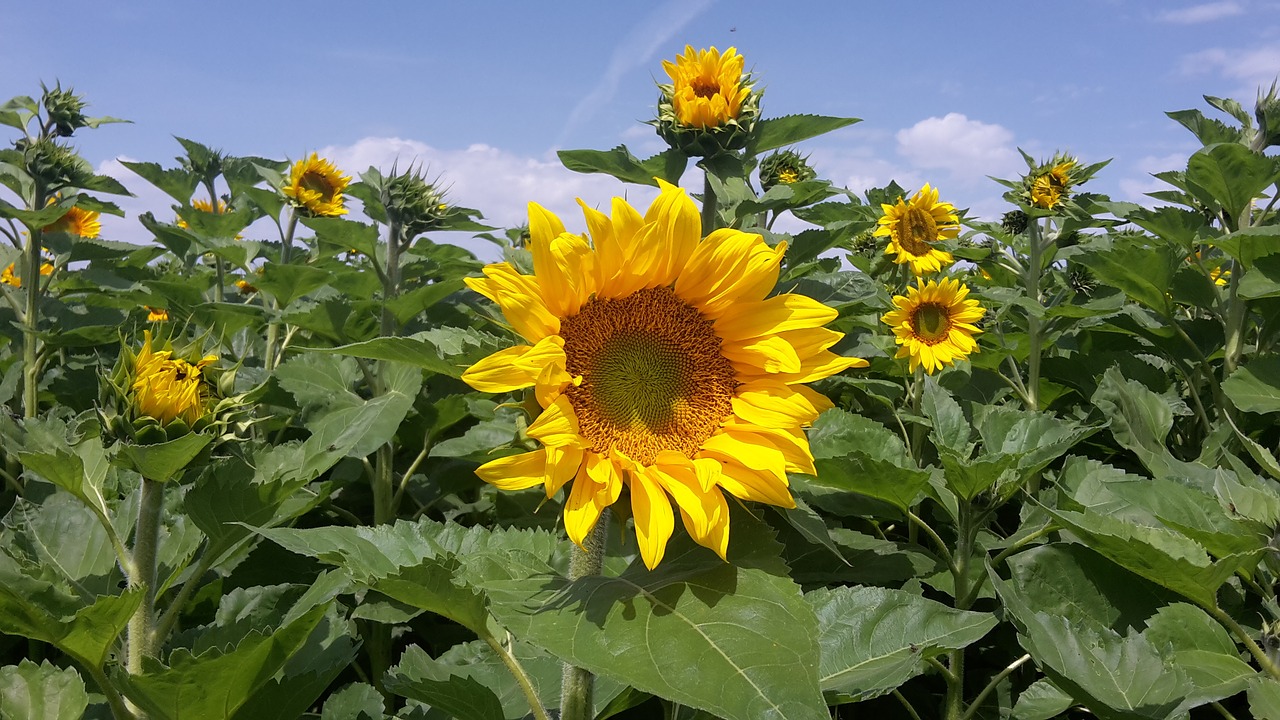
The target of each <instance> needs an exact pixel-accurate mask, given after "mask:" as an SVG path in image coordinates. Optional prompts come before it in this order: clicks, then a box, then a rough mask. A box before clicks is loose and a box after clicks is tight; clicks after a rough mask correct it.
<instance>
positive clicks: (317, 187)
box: [298, 170, 336, 202]
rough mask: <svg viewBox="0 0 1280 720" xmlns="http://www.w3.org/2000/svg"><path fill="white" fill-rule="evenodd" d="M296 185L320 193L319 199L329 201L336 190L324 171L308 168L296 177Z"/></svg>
mask: <svg viewBox="0 0 1280 720" xmlns="http://www.w3.org/2000/svg"><path fill="white" fill-rule="evenodd" d="M298 186H299V187H302V188H303V189H306V190H310V191H312V192H317V193H320V199H321V200H323V201H325V202H329V201H330V200H332V199H333V195H334V193H335V192H336V190H335V188H334V186H333V183H332V182H330V181H329V178H328V176H326V175H325V174H324V173H320V172H316V171H314V170H308V171H307V172H305V173H303V174H302V177H300V178H298Z"/></svg>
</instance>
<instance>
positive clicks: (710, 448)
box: [701, 429, 787, 484]
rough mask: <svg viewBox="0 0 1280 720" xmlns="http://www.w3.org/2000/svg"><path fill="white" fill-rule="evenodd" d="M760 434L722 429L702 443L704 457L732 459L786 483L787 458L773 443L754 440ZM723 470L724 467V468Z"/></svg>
mask: <svg viewBox="0 0 1280 720" xmlns="http://www.w3.org/2000/svg"><path fill="white" fill-rule="evenodd" d="M758 437H759V436H756V435H751V434H750V433H737V432H734V431H732V430H729V429H721V430H720V431H719V432H717V433H716V434H714V435H712V436H711V437H709V438H707V439H706V440H704V441H703V443H702V451H701V455H702V456H704V457H712V458H718V459H720V460H731V461H733V462H736V463H741V464H743V465H746V466H747V467H751V468H756V469H758V470H760V471H762V472H765V473H768V474H769V475H772V476H773V477H775V478H778V479H779V482H781V483H784V484H785V483H786V480H787V459H786V457H784V456H783V454H782V452H781V451H780V450H778V449H777V448H776V447H774V446H773V444H772V443H758V442H754V440H756V439H757V438H758ZM722 472H723V469H722Z"/></svg>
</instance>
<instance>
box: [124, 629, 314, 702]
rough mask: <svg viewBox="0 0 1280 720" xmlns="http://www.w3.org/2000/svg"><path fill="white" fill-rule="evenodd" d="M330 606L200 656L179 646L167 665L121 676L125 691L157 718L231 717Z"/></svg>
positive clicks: (290, 653)
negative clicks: (228, 647) (232, 645)
mask: <svg viewBox="0 0 1280 720" xmlns="http://www.w3.org/2000/svg"><path fill="white" fill-rule="evenodd" d="M327 609H328V605H327V604H326V605H320V606H317V607H315V608H313V609H311V610H310V611H308V612H307V613H305V614H304V615H302V616H301V617H299V618H298V619H297V620H294V621H293V622H291V623H289V624H288V625H286V626H285V627H282V628H280V629H279V630H277V631H275V632H273V633H266V634H262V633H257V632H254V633H251V634H249V635H248V636H247V637H246V638H245V639H244V640H242V641H241V642H240V643H239V644H238V645H236V646H235V648H233V649H230V650H227V651H225V652H224V651H222V650H220V649H217V648H213V649H209V650H206V651H205V652H203V653H201V654H200V655H193V654H191V652H190V651H188V650H186V649H183V648H179V649H177V650H175V651H174V652H173V653H172V654H171V655H170V657H169V666H168V667H163V666H159V665H158V664H154V665H151V666H150V667H147V668H145V669H144V670H145V671H144V672H143V673H142V674H141V675H120V676H119V681H120V682H121V684H122V685H123V686H124V690H125V694H126V695H128V696H129V698H130V699H131V700H133V701H134V702H135V703H136V704H137V705H138V706H139V707H141V708H142V709H144V710H145V711H147V712H148V713H149V714H150V716H151V717H154V718H156V720H177V719H178V718H209V720H216V719H218V718H224V719H229V718H231V717H233V716H234V715H235V713H236V711H237V710H239V708H240V707H241V706H242V705H244V704H245V703H246V702H248V701H249V699H250V697H251V696H252V695H253V693H254V691H256V690H258V689H259V688H261V687H262V686H264V685H266V684H267V683H268V682H269V681H270V680H271V678H272V677H273V676H274V675H275V674H276V673H277V672H279V671H280V670H281V669H282V668H283V667H284V665H285V663H286V662H288V660H289V659H290V658H291V657H292V656H293V655H294V653H296V652H298V651H299V650H300V649H302V647H303V646H304V645H305V644H306V641H307V639H308V638H309V637H310V636H311V633H312V631H313V630H314V629H315V628H316V626H317V625H318V624H319V623H320V620H321V619H322V618H323V617H324V615H325V612H326V611H327Z"/></svg>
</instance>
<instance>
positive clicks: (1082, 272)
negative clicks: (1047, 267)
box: [1067, 265, 1098, 297]
mask: <svg viewBox="0 0 1280 720" xmlns="http://www.w3.org/2000/svg"><path fill="white" fill-rule="evenodd" d="M1067 287H1069V288H1071V289H1072V290H1073V291H1075V293H1076V294H1077V295H1081V296H1083V297H1093V291H1094V290H1097V289H1098V281H1097V280H1096V279H1094V277H1093V273H1091V272H1089V269H1088V268H1086V267H1083V266H1080V265H1072V266H1071V270H1070V271H1068V272H1067Z"/></svg>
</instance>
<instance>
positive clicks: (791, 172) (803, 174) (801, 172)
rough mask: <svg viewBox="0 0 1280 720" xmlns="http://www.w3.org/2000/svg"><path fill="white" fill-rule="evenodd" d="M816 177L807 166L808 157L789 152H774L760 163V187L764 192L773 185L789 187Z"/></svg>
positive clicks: (813, 171)
mask: <svg viewBox="0 0 1280 720" xmlns="http://www.w3.org/2000/svg"><path fill="white" fill-rule="evenodd" d="M816 177H818V173H817V171H815V170H814V169H813V168H812V167H810V166H809V156H808V155H800V154H798V153H796V152H793V151H791V150H782V151H780V152H775V153H773V154H772V155H770V156H769V157H767V158H765V159H764V160H762V161H761V162H760V187H762V188H764V189H765V190H766V191H768V190H769V188H771V187H773V186H775V185H790V184H792V183H798V182H804V181H806V180H812V179H814V178H816Z"/></svg>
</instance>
